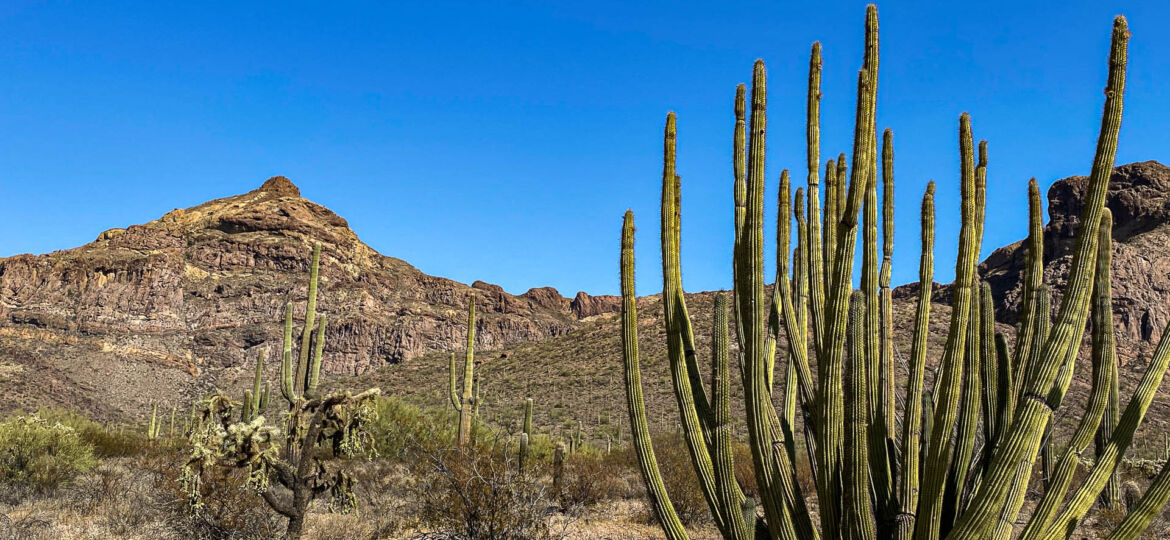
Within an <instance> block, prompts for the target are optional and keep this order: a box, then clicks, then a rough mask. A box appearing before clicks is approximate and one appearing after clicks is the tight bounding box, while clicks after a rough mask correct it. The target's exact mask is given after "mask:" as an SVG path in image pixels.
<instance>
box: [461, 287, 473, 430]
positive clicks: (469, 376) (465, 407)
mask: <svg viewBox="0 0 1170 540" xmlns="http://www.w3.org/2000/svg"><path fill="white" fill-rule="evenodd" d="M474 391H475V297H468V299H467V353H466V356H465V358H464V362H463V396H462V397H461V398H460V400H459V433H458V437H459V446H460V447H461V448H462V447H466V446H467V445H468V444H469V443H470V442H471V421H472V416H474V410H475V397H474Z"/></svg>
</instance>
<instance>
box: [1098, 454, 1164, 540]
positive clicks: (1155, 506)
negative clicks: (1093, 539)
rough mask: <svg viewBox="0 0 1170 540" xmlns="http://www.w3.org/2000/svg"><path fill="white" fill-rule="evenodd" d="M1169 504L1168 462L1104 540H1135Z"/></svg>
mask: <svg viewBox="0 0 1170 540" xmlns="http://www.w3.org/2000/svg"><path fill="white" fill-rule="evenodd" d="M1167 502H1170V460H1165V461H1164V462H1163V463H1162V469H1161V470H1160V471H1158V475H1157V476H1155V477H1154V481H1153V482H1151V483H1150V487H1149V488H1147V489H1146V493H1145V494H1144V495H1142V498H1141V500H1139V501H1138V503H1137V504H1136V505H1134V507H1133V508H1130V509H1129V513H1128V514H1126V516H1125V519H1123V520H1121V523H1118V524H1117V527H1116V528H1115V529H1113V531H1112V532H1110V533H1109V536H1108V537H1106V540H1137V539H1138V538H1140V537H1142V533H1144V532H1145V531H1146V529H1147V528H1149V526H1150V523H1152V522H1153V521H1154V519H1155V518H1157V517H1158V515H1159V514H1161V513H1162V508H1163V507H1164V506H1166V503H1167Z"/></svg>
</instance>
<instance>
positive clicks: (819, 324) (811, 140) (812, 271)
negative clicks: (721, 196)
mask: <svg viewBox="0 0 1170 540" xmlns="http://www.w3.org/2000/svg"><path fill="white" fill-rule="evenodd" d="M822 63H823V62H822V60H821V43H820V42H819V41H818V42H814V43H813V44H812V52H811V53H810V54H809V61H808V101H807V107H806V108H807V111H806V117H805V139H806V147H807V153H808V176H807V179H806V183H807V184H808V218H807V221H808V240H807V242H806V243H805V246H806V247H804V248H802V250H803V251H805V252H806V253H805V259H806V260H807V261H808V267H807V268H806V272H807V273H808V276H809V277H808V280H807V283H806V284H805V286H806V287H808V289H809V295H810V296H811V299H812V301H811V302H810V303H809V304H808V310H809V316H810V317H811V326H812V336H813V350H820V347H821V345H820V334H821V331H822V330H823V329H824V308H825V300H824V298H825V281H824V275H825V251H822V240H821V235H822V233H821V230H822V226H821V222H822V218H821V207H820V179H819V178H818V177H817V169H818V167H820V159H821V157H820V156H821V69H822ZM833 167H834V165H833V162H832V160H830V161H829V164H828V165H827V166H826V168H825V173H826V180H827V179H828V175H829V173H831V172H832V171H834V169H833ZM831 191H832V188H831V187H829V188H828V189H826V191H825V196H826V197H828V195H829V193H830V192H831ZM826 203H827V201H826ZM798 220H799V218H798ZM831 225H832V223H828V222H827V223H826V225H825V226H824V232H825V234H828V233H829V231H830V230H831V229H832V228H833V227H832V226H831ZM829 249H832V248H831V246H828V244H825V247H824V250H829Z"/></svg>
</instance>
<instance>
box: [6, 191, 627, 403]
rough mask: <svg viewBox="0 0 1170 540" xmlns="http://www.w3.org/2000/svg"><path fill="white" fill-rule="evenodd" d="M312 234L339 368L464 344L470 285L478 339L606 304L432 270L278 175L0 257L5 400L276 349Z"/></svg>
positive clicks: (73, 394) (46, 399)
mask: <svg viewBox="0 0 1170 540" xmlns="http://www.w3.org/2000/svg"><path fill="white" fill-rule="evenodd" d="M314 241H320V242H321V243H322V256H321V279H320V281H321V285H320V288H321V291H320V295H319V299H320V302H319V304H318V308H317V309H318V310H319V311H320V312H323V313H327V314H328V315H329V322H330V325H329V328H328V330H327V340H326V351H325V356H324V357H325V361H324V365H323V369H324V370H326V371H327V372H329V373H331V374H334V375H356V374H359V373H362V372H365V371H367V370H370V369H372V368H376V367H380V366H383V365H386V364H393V363H398V362H403V361H408V360H410V359H411V358H413V357H416V356H418V355H420V354H422V353H424V352H427V351H434V350H444V349H460V348H462V346H463V345H462V340H463V339H465V338H464V336H465V335H466V334H465V332H466V328H465V326H466V318H465V317H466V315H465V313H466V309H467V298H468V297H469V296H474V297H475V298H476V301H477V304H478V307H479V311H480V313H481V317H480V320H479V324H478V328H477V334H476V336H477V343H478V347H480V348H481V349H484V350H488V349H493V348H499V347H502V346H505V345H509V344H514V343H516V342H521V341H533V340H542V339H545V338H549V337H552V336H557V335H560V334H563V333H565V332H567V331H569V330H571V329H573V328H575V327H577V326H578V325H579V322H578V321H579V319H580V318H583V317H587V316H591V315H596V314H598V313H602V312H604V311H606V310H612V309H614V308H616V303H615V302H613V301H612V299H609V298H606V297H597V298H594V297H590V296H589V295H587V294H585V293H579V294H578V295H577V296H576V298H574V299H572V300H570V299H568V298H565V297H562V296H561V295H560V294H559V293H558V292H557V291H556V289H552V288H549V287H545V288H537V289H532V290H530V291H528V292H526V293H524V294H521V295H511V294H508V293H507V292H505V291H504V290H503V289H502V288H500V287H499V286H496V285H491V284H488V283H484V282H479V281H477V282H475V283H474V284H472V285H471V286H467V285H463V284H460V283H457V282H455V281H452V280H449V279H444V278H439V277H434V276H429V275H426V274H424V273H422V272H420V271H419V270H417V269H415V268H414V267H412V266H411V265H409V264H407V263H406V262H404V261H401V260H399V259H395V258H392V257H386V256H383V255H381V254H379V253H378V252H376V251H375V250H373V249H371V248H370V247H369V246H367V245H366V244H364V243H362V241H361V240H359V239H358V236H357V235H356V234H354V232H353V231H352V230H350V229H349V227H348V224H347V223H346V221H345V219H343V218H341V217H340V216H338V215H337V214H335V213H333V212H332V211H330V210H329V209H327V208H325V207H323V206H321V205H318V204H316V203H313V202H312V201H309V200H307V199H304V198H302V197H301V196H300V190H299V189H298V188H297V187H296V186H295V185H293V183H292V182H290V181H289V180H288V179H287V178H284V177H279V176H278V177H274V178H271V179H269V180H268V181H266V182H264V184H263V185H262V186H260V187H259V188H258V189H256V190H253V191H251V192H249V193H245V194H243V195H238V196H234V197H228V198H224V199H217V200H213V201H210V202H207V203H204V204H201V205H198V206H194V207H191V208H187V209H177V210H174V211H172V212H169V213H167V214H166V215H164V216H162V217H161V218H159V219H157V220H155V221H151V222H149V223H145V224H142V225H132V226H130V227H127V228H125V229H110V230H108V231H105V232H102V233H101V234H99V235H98V236H97V238H96V239H95V240H94V241H93V242H91V243H89V244H86V245H84V246H81V247H78V248H74V249H70V250H65V251H57V252H53V253H49V254H45V255H17V256H14V257H8V258H4V259H0V381H4V382H5V386H8V385H11V386H12V387H14V388H16V390H17V392H16V395H17V397H16V399H13V400H0V408H6V409H11V408H18V407H25V408H29V407H36V406H42V405H48V404H69V405H73V404H80V405H83V406H86V407H88V408H96V409H97V410H98V411H99V412H112V411H116V410H123V409H137V408H138V407H141V406H142V404H143V403H146V402H149V401H151V400H159V401H164V400H165V401H169V400H171V399H174V397H172V396H174V395H175V394H176V393H177V394H178V395H185V394H186V395H193V394H194V393H196V392H201V391H205V390H206V389H207V388H209V387H211V386H212V385H217V384H230V382H231V381H232V380H234V378H235V377H237V376H239V375H240V374H241V373H243V372H245V371H247V370H246V369H242V368H243V367H244V366H251V365H252V362H253V361H254V358H255V356H256V354H257V352H258V349H260V348H268V349H269V350H270V352H271V353H273V354H270V357H278V356H279V354H278V351H279V347H280V343H281V330H280V324H279V323H280V319H281V316H282V313H283V306H284V304H285V303H286V302H288V301H293V302H294V305H295V306H297V308H298V309H300V310H301V313H303V309H304V299H305V296H306V290H307V283H308V278H307V276H308V267H309V258H310V251H311V246H312V243H313V242H314ZM300 316H302V315H301V314H298V315H297V317H300ZM271 367H272V369H275V366H271Z"/></svg>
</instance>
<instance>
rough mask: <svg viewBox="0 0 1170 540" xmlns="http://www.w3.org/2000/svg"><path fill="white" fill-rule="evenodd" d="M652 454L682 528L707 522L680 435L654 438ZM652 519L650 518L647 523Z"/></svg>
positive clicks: (700, 492) (706, 511)
mask: <svg viewBox="0 0 1170 540" xmlns="http://www.w3.org/2000/svg"><path fill="white" fill-rule="evenodd" d="M654 453H655V455H657V457H658V468H659V470H660V471H661V472H662V483H663V484H664V485H665V486H666V492H667V493H669V494H670V502H672V503H674V510H675V512H677V513H678V518H679V520H681V521H682V523H683V525H692V524H697V523H705V522H707V521H710V520H711V511H710V510H709V509H708V508H707V499H705V498H703V488H702V487H701V486H700V485H699V478H698V477H697V476H695V469H694V467H693V466H692V465H691V454H690V450H688V449H687V443H686V441H685V440H684V439H683V436H682V434H681V433H678V432H674V433H667V434H662V435H658V436H655V437H654ZM654 519H655V518H654V517H652V516H650V520H654Z"/></svg>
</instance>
